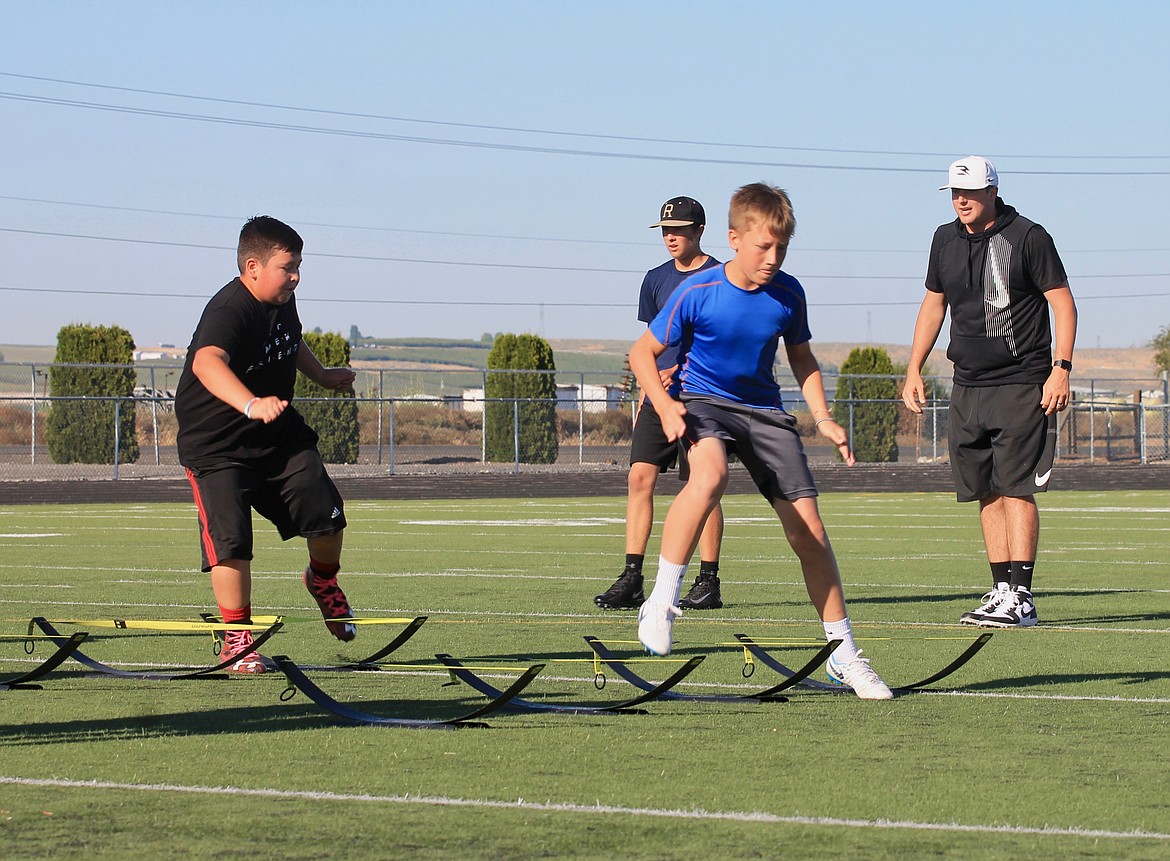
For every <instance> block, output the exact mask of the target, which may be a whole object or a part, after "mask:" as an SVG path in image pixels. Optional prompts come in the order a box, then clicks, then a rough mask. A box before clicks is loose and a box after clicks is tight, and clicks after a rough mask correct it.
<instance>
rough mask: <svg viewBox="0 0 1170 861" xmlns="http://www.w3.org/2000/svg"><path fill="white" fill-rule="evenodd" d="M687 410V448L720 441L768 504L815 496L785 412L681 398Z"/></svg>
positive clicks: (797, 436)
mask: <svg viewBox="0 0 1170 861" xmlns="http://www.w3.org/2000/svg"><path fill="white" fill-rule="evenodd" d="M682 400H683V403H684V404H685V405H686V408H687V415H686V423H687V440H686V443H687V445H688V447H689V446H691V445H694V444H695V443H696V442H698V441H699V440H701V439H705V438H706V437H715V438H716V439H721V440H723V442H724V443H725V444H726V446H727V453H728V455H731V454H735V455H736V456H737V457H738V458H739V461H740V463H742V464H743V465H744V466H745V467H747V470H748V474H749V475H751V477H752V481H754V482H755V483H756V487H758V488H759V489H760V493H762V494H763V495H764V498H765V499H767V500H768V502H775V501H776V500H777V499H784V500H788V501H791V500H794V499H804V498H807V497H812V496H816V495H817V487H816V484H815V483H814V482H813V477H812V473H811V472H810V471H809V468H808V458H807V457H805V454H804V445H803V444H802V443H801V441H800V434H798V433H797V432H796V419H795V418H793V417H792V416H790V415H789V414H788V413H786V412H784V410H769V409H760V408H757V407H749V406H746V405H744V404H740V403H736V402H735V401H727V400H723V399H722V398H714V397H710V396H708V395H686V394H684V395H683V397H682Z"/></svg>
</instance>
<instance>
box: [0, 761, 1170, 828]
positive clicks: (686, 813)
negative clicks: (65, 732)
mask: <svg viewBox="0 0 1170 861" xmlns="http://www.w3.org/2000/svg"><path fill="white" fill-rule="evenodd" d="M0 784H8V785H15V786H39V787H55V788H60V789H112V790H126V791H130V792H180V793H188V794H192V795H228V796H232V795H234V796H249V797H258V798H285V799H303V800H307V801H337V802H367V803H373V804H423V805H429V806H434V807H471V808H488V809H496V810H533V811H545V812H551V813H583V814H586V815H596V814H599V813H601V814H607V815H613V814H626V815H629V816H652V817H659V818H665V819H693V820H717V821H730V822H759V823H764V824H773V825H820V826H827V827H833V828H884V829H901V830H909V831H957V832H964V833H977V834H1013V835H1018V834H1030V835H1039V836H1044V837H1086V838H1094V839H1098V840H1100V839H1109V840H1135V839H1136V840H1170V834H1163V833H1161V832H1157V831H1140V830H1135V831H1106V830H1103V829H1090V828H1053V827H1051V826H1047V825H1043V826H1034V825H967V824H964V823H961V822H912V821H906V820H895V819H838V818H834V817H828V816H780V815H778V814H774V813H764V812H762V811H753V812H747V811H736V810H729V811H718V810H714V811H712V810H702V809H700V808H692V809H690V810H679V809H675V810H669V809H665V808H655V807H619V806H616V805H612V804H573V803H570V802H553V801H543V802H541V801H525V800H524V799H523V798H518V799H516V800H515V801H493V800H491V799H482V798H449V797H447V796H444V795H355V794H349V793H338V792H315V791H310V790H291V789H247V788H245V787H237V786H198V785H196V786H186V785H182V784H174V783H116V782H113V781H108V780H61V779H48V778H26V777H7V776H3V775H0Z"/></svg>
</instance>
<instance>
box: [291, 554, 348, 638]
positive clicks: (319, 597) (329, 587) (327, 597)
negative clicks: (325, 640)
mask: <svg viewBox="0 0 1170 861" xmlns="http://www.w3.org/2000/svg"><path fill="white" fill-rule="evenodd" d="M301 580H302V581H303V582H304V584H305V588H306V589H308V590H309V594H310V595H312V596H313V600H314V601H316V602H317V606H318V607H320V608H321V615H322V616H324V617H325V627H326V628H328V629H329V633H330V634H332V635H333V636H335V637H336V638H337V639H339V640H341V641H342V642H343V643H348V642H349V641H350V640H352V639H353V638H354V637H356V636H357V626H356V625H354V624H353V622H352V621H343V620H350V619H352V618H353V613H352V612H351V611H350V609H349V601H348V600H347V599H346V597H345V593H344V592H342V591H341V587H340V586H338V585H337V575H334V576H332V577H329V578H325V577H321V576H319V575H317V574H315V573H314V572H313V569H312V568H306V569H305V573H304V574H303V575H302V576H301Z"/></svg>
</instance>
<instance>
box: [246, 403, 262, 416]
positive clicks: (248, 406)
mask: <svg viewBox="0 0 1170 861" xmlns="http://www.w3.org/2000/svg"><path fill="white" fill-rule="evenodd" d="M258 400H260V399H259V398H252V400H250V401H248V402H247V403H246V404H244V418H249V419H250V418H252V404H254V403H256V401H258Z"/></svg>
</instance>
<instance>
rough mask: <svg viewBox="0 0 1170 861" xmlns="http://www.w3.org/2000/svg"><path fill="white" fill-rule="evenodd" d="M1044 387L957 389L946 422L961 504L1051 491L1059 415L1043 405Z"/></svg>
mask: <svg viewBox="0 0 1170 861" xmlns="http://www.w3.org/2000/svg"><path fill="white" fill-rule="evenodd" d="M1043 390H1044V388H1043V386H1039V385H1034V384H1028V385H1010V386H959V385H956V386H955V387H954V389H953V390H952V391H951V406H950V411H949V414H948V417H947V421H948V425H947V433H948V435H949V437H950V452H951V474H952V476H954V480H955V496H956V498H957V499H958V500H959V502H974V501H975V500H977V499H988V498H990V497H993V496H1014V497H1027V496H1031V495H1032V494H1034V493H1041V492H1043V491H1045V490H1047V489H1048V483H1049V478H1050V477H1051V476H1052V462H1053V460H1054V459H1055V457H1056V416H1055V415H1052V416H1046V415H1044V408H1043V407H1041V406H1040V396H1041V393H1042V392H1043Z"/></svg>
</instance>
